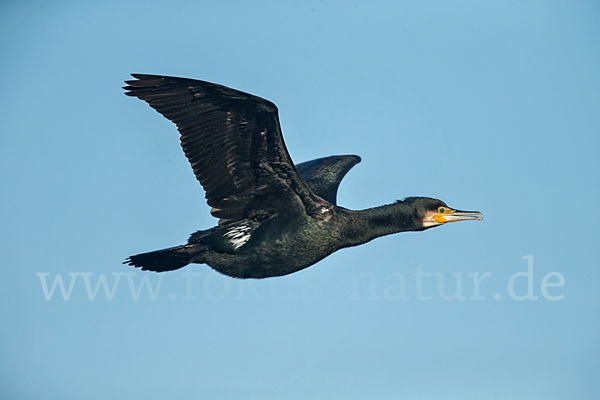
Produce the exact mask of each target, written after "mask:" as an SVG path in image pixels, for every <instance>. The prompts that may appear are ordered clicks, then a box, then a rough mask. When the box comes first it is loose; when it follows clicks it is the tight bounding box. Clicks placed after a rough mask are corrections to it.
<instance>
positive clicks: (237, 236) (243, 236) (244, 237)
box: [225, 225, 251, 250]
mask: <svg viewBox="0 0 600 400" xmlns="http://www.w3.org/2000/svg"><path fill="white" fill-rule="evenodd" d="M250 235H251V233H250V227H249V226H248V225H238V226H234V227H233V228H231V229H230V230H228V231H227V232H226V233H225V237H226V238H227V240H229V243H231V245H232V246H233V248H234V249H235V250H237V249H239V248H240V247H242V246H243V245H244V244H246V242H247V241H248V240H249V239H250Z"/></svg>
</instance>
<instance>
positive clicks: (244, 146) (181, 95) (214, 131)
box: [124, 74, 326, 225]
mask: <svg viewBox="0 0 600 400" xmlns="http://www.w3.org/2000/svg"><path fill="white" fill-rule="evenodd" d="M132 76H133V77H134V78H136V79H135V80H130V81H126V82H125V83H127V84H128V86H125V87H124V89H125V90H126V93H125V94H127V95H128V96H134V97H137V98H139V99H141V100H144V101H146V102H147V103H148V104H149V105H150V106H151V107H152V108H154V109H155V110H156V111H158V112H159V113H160V114H162V115H163V116H165V117H166V118H167V119H169V120H170V121H172V122H174V123H175V124H176V125H177V129H178V130H179V132H180V133H181V146H182V147H183V151H184V153H185V155H186V157H187V158H188V160H189V162H190V164H191V165H192V169H193V170H194V174H195V175H196V178H197V179H198V180H199V181H200V183H201V184H202V186H203V187H204V190H205V191H206V200H207V203H208V204H209V205H210V206H211V207H212V209H211V214H212V215H213V216H215V217H217V218H219V224H220V225H223V224H227V223H230V222H233V221H238V220H240V219H244V218H253V219H257V220H261V219H265V218H269V217H271V216H273V215H275V214H281V213H294V214H298V213H308V214H311V215H319V212H320V210H321V208H322V207H324V206H326V204H323V203H324V201H323V200H322V199H320V198H319V197H317V196H315V195H314V194H312V193H311V192H310V190H309V189H308V187H307V186H306V184H305V183H304V182H303V181H302V179H301V178H300V176H299V175H298V172H297V171H296V169H295V167H294V164H293V163H292V160H291V158H290V156H289V154H288V152H287V149H286V147H285V144H284V142H283V137H282V135H281V128H280V126H279V117H278V115H277V107H276V106H275V105H274V104H273V103H271V102H270V101H268V100H265V99H263V98H260V97H257V96H253V95H251V94H248V93H244V92H240V91H237V90H234V89H230V88H228V87H225V86H221V85H217V84H214V83H210V82H204V81H198V80H193V79H184V78H176V77H169V76H158V75H143V74H132Z"/></svg>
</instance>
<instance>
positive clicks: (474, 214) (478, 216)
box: [444, 210, 483, 222]
mask: <svg viewBox="0 0 600 400" xmlns="http://www.w3.org/2000/svg"><path fill="white" fill-rule="evenodd" d="M444 217H445V218H446V222H454V221H468V220H470V219H474V220H477V221H483V214H482V213H480V212H479V211H459V210H456V211H454V212H453V213H449V214H446V215H444Z"/></svg>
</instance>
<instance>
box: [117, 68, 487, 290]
mask: <svg viewBox="0 0 600 400" xmlns="http://www.w3.org/2000/svg"><path fill="white" fill-rule="evenodd" d="M133 77H134V78H136V79H135V80H130V81H126V83H127V84H128V86H125V87H124V89H125V90H126V93H125V94H127V95H128V96H133V97H137V98H139V99H141V100H144V101H146V102H147V103H148V104H149V105H150V106H151V107H152V108H154V109H155V110H157V111H158V112H159V113H161V114H162V115H163V116H165V117H166V118H168V119H169V120H171V121H172V122H174V123H175V124H176V125H177V129H178V130H179V132H180V133H181V146H182V148H183V151H184V153H185V155H186V157H187V158H188V160H189V162H190V164H191V165H192V169H193V170H194V174H195V175H196V178H197V179H198V180H199V181H200V183H201V184H202V186H203V188H204V190H205V192H206V201H207V203H208V205H210V206H211V207H212V209H211V211H210V212H211V214H212V215H213V216H215V217H217V218H219V223H218V226H216V227H214V228H211V229H208V230H203V231H198V232H196V233H194V234H192V235H191V236H190V238H189V240H188V244H186V245H182V246H178V247H173V248H170V249H164V250H159V251H153V252H150V253H143V254H138V255H135V256H131V257H129V258H128V259H127V260H126V261H125V263H127V264H129V265H133V266H135V267H141V268H142V269H143V270H151V271H157V272H160V271H171V270H175V269H178V268H181V267H183V266H185V265H187V264H189V263H205V264H208V265H210V266H211V267H213V268H214V269H216V270H217V271H219V272H222V273H224V274H226V275H229V276H233V277H238V278H265V277H271V276H280V275H286V274H290V273H292V272H295V271H298V270H301V269H303V268H306V267H308V266H310V265H312V264H314V263H316V262H317V261H319V260H321V259H322V258H324V257H326V256H328V255H329V254H331V253H333V252H334V251H336V250H339V249H341V248H344V247H350V246H356V245H359V244H362V243H366V242H368V241H370V240H372V239H374V238H376V237H379V236H383V235H388V234H391V233H396V232H401V231H418V230H424V229H427V228H430V227H433V226H438V225H441V224H443V223H445V222H450V221H457V220H464V219H481V214H480V213H477V212H463V211H457V210H453V209H450V208H448V207H447V206H446V204H445V203H444V202H442V201H441V200H436V199H431V198H426V197H409V198H407V199H405V200H404V201H398V202H396V203H394V204H390V205H386V206H381V207H376V208H372V209H368V210H362V211H352V210H348V209H345V208H343V207H339V206H337V204H336V203H337V202H336V196H337V189H338V186H339V184H340V182H341V180H342V178H343V177H344V175H346V173H347V172H348V171H349V170H350V169H351V168H352V167H353V166H354V165H356V164H357V163H358V162H360V157H358V156H353V155H347V156H332V157H325V158H320V159H317V160H312V161H308V162H305V163H302V164H298V165H296V166H294V164H293V163H292V160H291V158H290V156H289V154H288V152H287V149H286V147H285V144H284V142H283V137H282V134H281V128H280V126H279V117H278V114H277V107H276V106H275V105H274V104H273V103H271V102H270V101H268V100H265V99H262V98H260V97H257V96H253V95H251V94H248V93H244V92H240V91H237V90H234V89H230V88H228V87H225V86H221V85H217V84H214V83H209V82H204V81H198V80H192V79H184V78H175V77H168V76H156V75H142V74H133Z"/></svg>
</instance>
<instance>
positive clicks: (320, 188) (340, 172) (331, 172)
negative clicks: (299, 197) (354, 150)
mask: <svg viewBox="0 0 600 400" xmlns="http://www.w3.org/2000/svg"><path fill="white" fill-rule="evenodd" d="M359 162H360V157H359V156H352V155H350V156H331V157H324V158H317V159H316V160H311V161H306V162H303V163H301V164H296V170H297V171H298V173H299V174H300V177H301V178H302V179H303V180H304V182H305V183H306V186H308V188H309V189H310V190H311V191H312V192H313V193H315V194H316V195H317V196H320V197H322V198H324V199H325V200H327V201H328V202H330V203H331V204H337V191H338V187H339V186H340V182H341V181H342V179H343V178H344V176H345V175H346V174H347V173H348V171H350V169H351V168H352V167H354V166H355V165H356V164H358V163H359Z"/></svg>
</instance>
